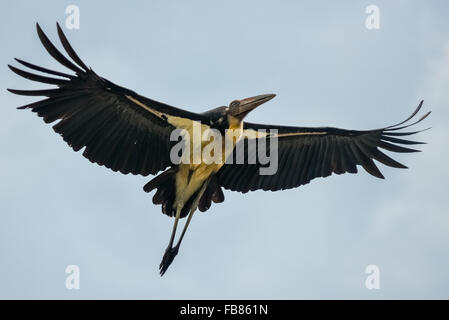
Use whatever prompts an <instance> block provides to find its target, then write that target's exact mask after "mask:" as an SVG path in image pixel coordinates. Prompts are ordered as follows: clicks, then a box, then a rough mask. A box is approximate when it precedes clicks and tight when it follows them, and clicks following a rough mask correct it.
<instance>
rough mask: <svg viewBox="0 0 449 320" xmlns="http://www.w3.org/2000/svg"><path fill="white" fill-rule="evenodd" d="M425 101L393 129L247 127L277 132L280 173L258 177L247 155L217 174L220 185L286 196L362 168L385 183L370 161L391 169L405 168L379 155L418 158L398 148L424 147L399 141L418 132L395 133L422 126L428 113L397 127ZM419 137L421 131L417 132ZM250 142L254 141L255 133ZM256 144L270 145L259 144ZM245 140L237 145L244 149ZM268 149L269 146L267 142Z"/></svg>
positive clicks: (248, 151)
mask: <svg viewBox="0 0 449 320" xmlns="http://www.w3.org/2000/svg"><path fill="white" fill-rule="evenodd" d="M422 104H423V101H421V103H420V104H419V106H418V108H417V109H416V110H415V111H414V112H413V114H412V115H411V116H410V117H409V118H407V119H406V120H405V121H402V122H401V123H398V124H396V125H393V126H389V127H385V128H381V129H377V130H366V131H357V130H344V129H337V128H328V127H321V128H301V127H283V126H271V125H261V124H253V123H245V125H244V129H245V130H249V131H254V130H256V131H257V130H270V129H276V130H277V132H278V133H277V134H275V135H271V137H276V138H277V139H278V147H277V150H269V152H270V153H273V152H276V151H277V152H278V168H277V172H276V173H275V174H273V175H260V172H259V169H260V168H261V167H262V165H261V164H260V163H258V162H257V161H256V163H255V164H250V163H248V162H249V161H248V159H256V158H257V157H256V155H257V154H256V152H257V148H252V149H251V148H246V149H245V152H246V154H245V162H244V163H243V164H238V163H237V164H225V165H224V166H223V167H222V168H221V169H220V171H219V172H218V180H219V184H220V185H221V186H223V187H224V188H226V189H230V190H233V191H240V192H244V193H245V192H248V191H254V190H258V189H262V190H271V191H277V190H284V189H290V188H295V187H298V186H300V185H304V184H307V183H309V182H310V181H311V180H312V179H314V178H317V177H327V176H330V175H331V174H332V173H336V174H342V173H345V172H349V173H357V166H358V165H359V166H362V167H363V168H364V169H365V170H366V171H367V172H368V173H370V174H371V175H373V176H375V177H378V178H382V179H383V178H384V176H383V175H382V173H381V172H380V170H379V169H378V167H377V166H376V164H375V163H374V161H373V160H376V161H379V162H381V163H383V164H384V165H387V166H390V167H394V168H406V166H404V165H403V164H401V163H399V162H397V161H396V160H393V159H392V158H390V157H389V156H387V155H386V154H385V153H383V152H382V151H381V150H380V149H385V150H387V151H392V152H400V153H403V152H417V151H419V150H415V149H411V148H408V147H404V146H402V145H415V144H422V143H423V142H417V141H411V140H406V139H402V138H399V137H402V136H409V135H413V134H415V133H418V132H420V131H414V132H400V131H398V130H400V129H405V128H407V127H410V126H412V125H414V124H416V123H419V122H420V121H422V120H424V119H425V118H426V117H427V116H428V115H429V114H430V112H427V113H426V114H425V115H424V116H422V117H421V118H420V119H419V120H418V121H416V122H414V123H411V124H408V125H404V126H401V125H403V124H405V123H406V122H408V121H409V120H411V119H412V118H413V117H414V116H415V115H416V114H417V113H418V111H419V110H420V109H421V107H422ZM421 131H422V130H421ZM248 136H249V137H251V136H252V137H256V135H255V134H254V132H253V133H252V134H248ZM258 139H270V136H269V137H268V138H258ZM246 142H248V139H245V140H242V141H241V142H240V143H246ZM266 145H267V146H269V145H270V143H269V142H266Z"/></svg>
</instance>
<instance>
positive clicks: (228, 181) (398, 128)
mask: <svg viewBox="0 0 449 320" xmlns="http://www.w3.org/2000/svg"><path fill="white" fill-rule="evenodd" d="M56 25H57V32H58V35H59V39H60V41H61V44H62V47H63V48H64V50H65V52H66V54H67V55H68V57H67V56H66V55H64V54H63V53H62V52H61V51H60V50H58V49H57V48H56V47H55V46H54V45H53V44H52V43H51V42H50V40H49V38H48V37H47V36H46V35H45V33H44V32H43V31H42V29H41V28H40V26H39V24H36V28H37V34H38V36H39V39H40V41H41V42H42V44H43V46H44V47H45V49H46V50H47V51H48V53H49V54H50V55H51V56H52V57H53V58H54V59H55V60H56V61H58V62H59V63H60V64H61V65H63V66H64V67H66V68H67V69H69V70H70V72H69V73H66V72H60V71H54V70H50V69H48V68H44V67H41V66H38V65H35V64H31V63H29V62H26V61H23V60H21V59H15V60H16V61H17V62H18V63H19V64H21V65H23V66H24V67H26V68H28V69H31V70H34V71H38V72H41V74H37V73H33V72H30V71H26V69H25V70H22V69H19V68H17V67H14V66H11V65H8V66H9V68H10V69H11V70H12V71H13V72H15V73H16V74H18V75H19V76H22V77H24V78H26V79H29V80H32V81H37V82H41V83H44V84H50V85H55V86H56V87H53V88H51V89H42V90H16V89H8V90H9V91H10V92H12V93H14V94H18V95H24V96H42V97H46V98H44V99H43V100H39V101H37V102H33V103H30V104H27V105H24V106H22V107H19V108H18V109H30V110H31V111H33V112H35V113H36V114H37V115H38V116H39V117H41V118H43V120H44V121H45V122H46V123H53V122H55V121H57V123H56V124H55V125H54V126H53V129H54V131H55V132H56V133H58V134H59V135H61V137H62V138H63V139H64V141H66V142H67V143H68V145H69V146H70V147H71V148H72V149H73V150H75V151H79V150H82V149H83V156H84V157H86V158H87V159H89V160H90V161H91V162H94V163H97V164H99V165H101V166H105V167H107V168H109V169H111V170H113V171H119V172H121V173H123V174H128V173H132V174H134V175H143V176H147V175H157V174H158V173H159V172H161V171H162V173H159V174H158V175H157V176H156V177H155V178H153V179H152V180H151V181H150V182H148V183H147V184H146V185H145V186H144V187H143V189H144V191H145V192H152V191H154V190H156V192H155V194H154V196H153V203H154V204H157V205H161V208H162V212H163V213H164V214H166V215H167V216H170V217H174V223H173V230H172V233H171V236H170V240H169V245H168V247H167V249H166V250H165V253H164V255H163V258H162V261H161V263H160V265H159V271H160V274H161V275H163V274H164V273H165V272H166V271H167V268H168V267H169V266H170V264H171V263H172V261H173V259H174V258H175V256H176V255H177V253H178V250H179V247H180V244H181V242H182V240H183V238H184V235H185V232H186V230H187V227H188V225H189V223H190V221H191V219H192V216H193V213H194V212H195V211H196V209H199V210H200V211H203V212H204V211H206V210H208V209H209V208H210V207H211V204H212V202H213V203H221V202H223V201H224V194H223V189H228V190H232V191H239V192H242V193H246V192H248V191H255V190H264V191H277V190H285V189H290V188H295V187H299V186H301V185H305V184H307V183H309V182H310V181H311V180H312V179H315V178H317V177H328V176H330V175H331V174H332V173H335V174H337V175H338V174H343V173H346V172H349V173H357V168H358V166H361V167H363V168H364V169H365V170H366V171H367V172H368V173H370V174H371V175H373V176H375V177H377V178H381V179H383V178H384V176H383V175H382V173H381V172H380V170H379V169H378V167H377V165H376V163H375V162H374V160H375V161H377V162H380V163H382V164H384V165H386V166H389V167H394V168H406V166H404V165H403V164H401V163H399V162H397V161H396V160H394V159H392V158H390V157H389V156H388V155H386V154H385V153H384V152H383V151H381V150H387V151H391V152H399V153H409V152H417V151H419V150H416V149H412V148H410V147H409V145H416V144H422V143H423V142H417V141H411V140H407V139H404V137H406V136H410V135H413V134H416V133H418V132H421V131H423V130H419V131H402V129H405V128H407V127H410V126H413V125H415V124H417V123H419V122H420V121H422V120H423V119H425V118H426V117H427V116H428V115H429V114H430V112H427V113H425V114H424V115H423V116H422V117H420V118H419V119H418V120H416V121H414V122H412V123H410V120H411V119H412V118H414V117H415V116H416V114H417V113H418V112H419V111H420V109H421V107H422V105H423V101H421V102H420V103H419V105H418V107H417V108H416V110H415V111H414V112H413V113H412V115H411V116H410V117H408V118H407V119H406V120H404V121H402V122H400V123H398V124H396V125H392V126H387V127H384V128H380V129H375V130H363V131H360V130H346V129H338V128H332V127H315V128H307V127H292V126H278V125H267V124H255V123H249V122H244V119H245V117H246V116H247V115H248V114H249V113H250V112H251V111H253V110H254V109H255V108H257V107H258V106H260V105H261V104H263V103H266V102H267V101H269V100H271V99H272V98H273V97H274V96H275V95H274V94H264V95H258V96H254V97H251V98H246V99H240V100H238V99H236V100H232V102H231V103H230V104H229V105H227V106H221V107H218V108H213V109H211V110H209V111H206V112H204V113H194V112H190V111H187V110H183V109H180V108H176V107H173V106H170V105H167V104H165V103H161V102H158V101H155V100H153V99H149V98H146V97H144V96H141V95H139V94H137V93H136V92H134V91H131V90H129V89H126V88H124V87H121V86H119V85H116V84H115V83H113V82H111V81H109V80H107V79H105V78H103V77H101V76H100V75H98V74H97V73H95V72H94V71H93V70H92V69H91V68H90V67H88V66H87V65H86V64H85V63H84V62H83V61H82V60H81V59H80V58H79V56H78V54H77V53H76V52H75V51H74V50H73V48H72V46H71V45H70V44H69V42H68V40H67V38H66V36H65V35H64V33H63V31H62V29H61V27H60V26H59V24H56ZM44 74H45V75H44ZM195 127H197V128H199V130H200V134H203V133H204V132H206V131H207V130H215V131H214V132H218V136H217V135H216V136H215V138H222V139H221V140H220V139H217V141H221V142H220V145H219V148H218V149H216V148H215V149H214V148H210V147H211V144H212V143H215V142H216V141H215V138H214V139H213V141H212V139H210V140H207V139H206V140H205V141H203V140H201V141H200V142H199V144H198V143H197V144H196V146H195V141H193V142H192V141H191V140H192V139H190V140H189V139H184V138H185V137H189V136H193V135H194V134H195V132H194V131H195ZM175 130H180V131H179V132H180V133H181V134H180V137H178V139H173V137H172V134H173V132H174V131H175ZM193 140H194V139H193ZM274 141H276V143H273V144H272V143H271V142H274ZM252 142H255V144H252ZM262 142H263V143H262ZM250 145H255V147H253V148H250ZM175 146H181V147H182V148H181V151H182V152H181V153H182V154H183V155H185V154H187V153H184V149H183V147H189V148H190V147H191V148H193V152H190V155H189V156H188V157H186V158H183V159H184V160H186V159H187V160H190V161H178V160H177V161H173V154H172V151H173V148H174V147H175ZM214 146H216V144H214ZM225 146H230V147H229V148H226V147H225ZM262 146H265V148H266V149H267V150H265V151H266V154H270V155H275V154H276V155H277V157H276V160H277V166H276V171H275V172H272V173H270V174H262V172H261V170H262V169H263V168H265V169H266V167H267V163H266V162H265V163H263V162H262V161H261V160H259V159H257V156H258V155H259V150H261V148H262ZM207 147H209V148H210V149H211V150H213V152H212V153H211V154H214V155H216V156H219V158H220V161H218V162H217V161H214V162H212V163H210V161H205V160H204V159H203V158H200V161H193V156H192V153H195V150H196V149H195V148H197V149H198V148H200V149H201V148H203V150H204V148H207ZM240 147H242V148H241V149H240V150H243V161H240V162H239V161H237V155H236V154H237V152H236V151H238V149H239V148H240ZM219 151H222V152H221V155H219V153H220V152H219ZM178 155H179V153H178ZM230 160H235V161H230ZM184 217H187V220H186V223H185V224H184V228H183V230H182V232H181V234H180V235H179V237H178V241H177V243H176V245H174V243H175V241H174V240H175V235H176V230H177V226H178V221H179V219H181V218H184Z"/></svg>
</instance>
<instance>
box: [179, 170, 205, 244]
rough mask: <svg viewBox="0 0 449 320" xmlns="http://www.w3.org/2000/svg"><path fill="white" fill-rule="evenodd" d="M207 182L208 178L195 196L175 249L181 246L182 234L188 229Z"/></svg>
mask: <svg viewBox="0 0 449 320" xmlns="http://www.w3.org/2000/svg"><path fill="white" fill-rule="evenodd" d="M209 180H210V178H208V179H207V180H206V181H205V182H204V183H203V186H202V187H201V190H200V192H199V193H198V195H197V196H196V198H195V200H194V201H193V203H192V206H191V207H190V213H189V216H188V218H187V221H186V224H185V225H184V228H183V229H182V233H181V236H180V237H179V240H178V243H177V244H176V247H177V248H178V249H179V246H180V245H181V242H182V239H183V238H184V234H185V233H186V231H187V228H188V227H189V223H190V221H191V220H192V217H193V213H194V212H195V210H196V209H197V208H198V203H199V202H200V199H201V197H202V196H203V194H204V191H206V188H207V185H208V184H209Z"/></svg>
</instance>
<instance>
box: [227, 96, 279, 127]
mask: <svg viewBox="0 0 449 320" xmlns="http://www.w3.org/2000/svg"><path fill="white" fill-rule="evenodd" d="M275 96H276V95H275V94H262V95H259V96H255V97H250V98H245V99H242V100H234V101H232V102H231V103H230V104H229V107H228V108H227V111H228V115H229V116H231V117H233V118H235V119H236V120H237V121H242V120H243V118H245V117H246V116H247V115H248V113H250V112H251V111H252V110H254V109H256V108H257V107H258V106H260V105H261V104H263V103H265V102H267V101H269V100H271V99H273V98H274V97H275Z"/></svg>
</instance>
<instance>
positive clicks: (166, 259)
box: [159, 246, 179, 276]
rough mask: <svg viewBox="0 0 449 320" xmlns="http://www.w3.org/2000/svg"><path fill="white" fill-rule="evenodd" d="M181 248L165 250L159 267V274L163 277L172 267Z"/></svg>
mask: <svg viewBox="0 0 449 320" xmlns="http://www.w3.org/2000/svg"><path fill="white" fill-rule="evenodd" d="M178 250H179V246H175V247H168V248H167V249H166V250H165V253H164V256H163V257H162V261H161V264H160V265H159V272H160V274H161V276H163V275H164V273H165V271H167V269H168V267H169V266H170V265H171V263H172V262H173V260H174V259H175V257H176V255H177V254H178Z"/></svg>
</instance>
